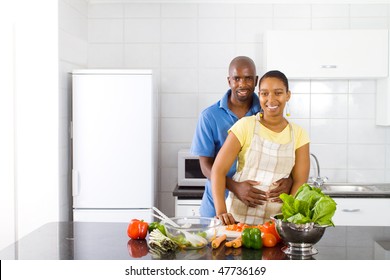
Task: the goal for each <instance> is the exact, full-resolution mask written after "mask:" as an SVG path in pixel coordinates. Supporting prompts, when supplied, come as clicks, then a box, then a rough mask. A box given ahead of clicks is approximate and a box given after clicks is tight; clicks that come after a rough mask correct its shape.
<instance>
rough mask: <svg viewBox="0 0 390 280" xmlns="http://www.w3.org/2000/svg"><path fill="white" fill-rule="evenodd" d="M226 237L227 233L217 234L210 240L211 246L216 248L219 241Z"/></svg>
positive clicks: (219, 243)
mask: <svg viewBox="0 0 390 280" xmlns="http://www.w3.org/2000/svg"><path fill="white" fill-rule="evenodd" d="M226 238H227V235H226V234H222V235H221V236H218V237H217V238H215V239H214V240H213V241H212V242H211V247H212V248H213V249H217V248H218V247H219V246H220V245H221V243H222V242H223V241H225V240H226Z"/></svg>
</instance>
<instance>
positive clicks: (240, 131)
mask: <svg viewBox="0 0 390 280" xmlns="http://www.w3.org/2000/svg"><path fill="white" fill-rule="evenodd" d="M256 121H257V120H256V116H255V115H254V116H249V117H243V118H241V119H240V120H238V121H237V122H236V123H235V124H234V125H233V126H232V127H231V128H230V130H229V132H233V133H234V135H235V136H236V137H237V139H238V141H240V144H241V150H240V153H239V155H238V167H237V172H239V171H240V169H241V167H242V166H244V164H245V154H246V151H247V149H248V148H249V146H250V145H251V142H252V138H253V133H254V128H255V123H256ZM290 124H291V126H292V129H293V131H294V138H295V143H294V148H295V150H297V149H298V148H300V147H302V146H303V145H305V144H307V143H309V142H310V139H309V135H308V133H307V132H306V130H305V129H303V128H302V127H301V126H299V125H297V124H294V123H291V122H290ZM260 126H261V128H260V137H261V138H264V139H267V140H269V141H272V142H275V143H277V144H287V143H288V142H290V141H291V131H290V126H289V125H287V126H286V127H285V128H284V129H283V131H281V132H274V131H272V130H270V129H269V128H267V127H265V126H264V125H262V124H261V123H260Z"/></svg>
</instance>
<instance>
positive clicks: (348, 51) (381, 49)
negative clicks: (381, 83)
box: [310, 30, 388, 78]
mask: <svg viewBox="0 0 390 280" xmlns="http://www.w3.org/2000/svg"><path fill="white" fill-rule="evenodd" d="M310 37H311V45H312V50H313V56H312V60H311V61H310V63H311V65H310V69H311V71H310V72H311V73H310V75H311V77H312V78H332V77H336V78H375V77H386V76H387V72H388V70H387V65H388V49H387V46H388V35H387V30H332V31H325V30H324V31H315V32H314V31H313V32H311V36H310Z"/></svg>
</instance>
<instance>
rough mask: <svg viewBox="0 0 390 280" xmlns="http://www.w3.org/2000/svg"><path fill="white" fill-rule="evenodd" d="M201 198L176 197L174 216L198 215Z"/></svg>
mask: <svg viewBox="0 0 390 280" xmlns="http://www.w3.org/2000/svg"><path fill="white" fill-rule="evenodd" d="M200 203H201V200H184V199H183V200H182V199H176V205H175V216H176V217H193V216H200V212H199V209H200Z"/></svg>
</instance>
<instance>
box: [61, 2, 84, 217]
mask: <svg viewBox="0 0 390 280" xmlns="http://www.w3.org/2000/svg"><path fill="white" fill-rule="evenodd" d="M58 11H59V15H58V16H59V60H60V61H59V96H60V101H59V112H60V116H59V121H60V126H59V127H60V132H59V133H60V137H59V141H60V143H59V146H60V151H59V154H60V157H59V158H60V164H59V166H60V173H59V174H60V179H59V182H60V184H59V188H60V190H59V192H60V195H59V197H60V220H62V221H67V220H70V219H71V209H72V207H71V205H72V193H71V188H70V182H71V168H70V167H71V152H70V138H69V122H70V119H71V75H70V73H71V72H72V70H73V69H78V68H86V67H87V50H88V44H87V34H88V30H87V27H88V24H87V11H88V3H87V0H60V1H58Z"/></svg>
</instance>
